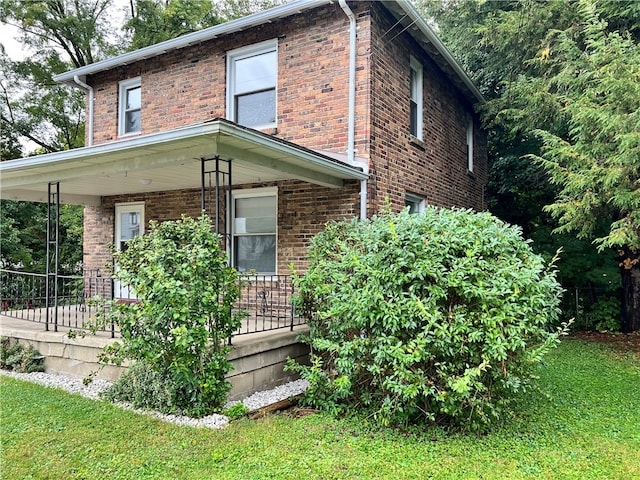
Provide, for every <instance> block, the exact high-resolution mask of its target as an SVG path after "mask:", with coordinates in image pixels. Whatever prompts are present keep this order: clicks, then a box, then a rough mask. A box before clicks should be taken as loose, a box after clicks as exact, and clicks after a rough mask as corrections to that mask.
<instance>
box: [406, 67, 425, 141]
mask: <svg viewBox="0 0 640 480" xmlns="http://www.w3.org/2000/svg"><path fill="white" fill-rule="evenodd" d="M409 71H410V79H409V85H410V87H409V88H410V93H411V100H410V102H409V112H410V118H409V131H410V132H411V135H413V136H414V137H416V138H417V139H419V140H422V104H423V100H422V65H421V64H420V62H418V60H416V59H415V58H413V57H411V59H410V61H409Z"/></svg>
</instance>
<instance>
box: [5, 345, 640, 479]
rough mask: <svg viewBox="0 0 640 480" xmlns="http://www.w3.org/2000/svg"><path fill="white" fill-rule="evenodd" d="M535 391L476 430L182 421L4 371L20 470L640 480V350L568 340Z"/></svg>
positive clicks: (8, 436)
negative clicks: (491, 426)
mask: <svg viewBox="0 0 640 480" xmlns="http://www.w3.org/2000/svg"><path fill="white" fill-rule="evenodd" d="M540 377H541V378H540V386H541V389H542V390H544V391H545V392H547V393H548V394H549V397H546V396H544V395H541V394H539V393H534V394H531V393H530V394H528V395H526V396H523V397H522V399H520V402H519V407H520V408H519V409H518V411H516V413H515V415H514V417H513V418H512V419H510V420H509V421H507V422H505V423H504V424H503V425H500V426H497V427H496V428H495V430H494V431H492V432H491V433H489V434H487V435H484V436H481V437H478V436H473V435H465V434H459V433H458V434H447V433H446V432H444V431H443V430H441V429H439V428H428V429H425V430H423V431H421V432H418V433H401V432H396V431H393V430H382V431H374V430H372V429H370V428H367V427H366V426H365V425H362V423H360V424H359V423H358V422H356V421H354V420H335V419H332V418H329V417H326V416H324V415H319V414H316V415H310V416H304V417H300V418H296V417H294V416H289V415H273V416H268V417H266V418H264V419H261V420H257V421H251V420H246V419H243V420H239V421H235V422H233V423H232V424H231V425H230V426H229V427H227V428H225V429H224V430H220V431H214V430H208V429H195V428H189V427H180V426H176V425H172V424H168V423H164V422H162V421H160V420H157V419H153V418H150V417H147V416H143V415H138V414H135V413H133V412H130V411H123V410H120V409H118V408H116V407H114V406H113V405H110V404H108V403H106V402H96V401H92V400H89V399H85V398H82V397H79V396H76V395H70V394H67V393H65V392H62V391H59V390H54V389H48V388H45V387H42V386H39V385H35V384H30V383H27V382H22V381H18V380H14V379H11V378H8V377H0V386H1V389H0V401H1V402H2V403H1V405H0V406H1V413H0V421H1V425H0V435H1V437H0V438H1V439H2V464H1V465H0V467H1V468H0V476H1V477H2V478H7V479H9V478H11V479H56V480H60V479H107V478H108V479H165V478H166V479H247V480H251V479H261V480H262V479H305V480H306V479H367V478H372V479H373V478H375V479H411V478H416V479H418V478H419V479H427V478H442V479H479V478H482V479H505V478H508V479H520V478H522V479H538V478H559V479H572V478H575V479H606V478H609V479H631V478H640V394H639V393H640V357H638V356H637V355H634V354H631V353H625V352H621V351H620V350H619V349H616V347H615V345H603V344H596V343H592V342H583V341H577V340H567V341H565V342H563V344H562V345H561V346H560V347H559V348H558V349H556V350H555V351H554V352H553V353H552V354H551V355H550V356H549V358H548V362H547V364H546V365H545V367H544V368H542V369H541V371H540Z"/></svg>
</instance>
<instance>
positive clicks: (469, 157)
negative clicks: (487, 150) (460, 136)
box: [467, 115, 473, 173]
mask: <svg viewBox="0 0 640 480" xmlns="http://www.w3.org/2000/svg"><path fill="white" fill-rule="evenodd" d="M467 169H468V170H469V172H472V173H473V117H472V116H471V115H469V116H468V117H467Z"/></svg>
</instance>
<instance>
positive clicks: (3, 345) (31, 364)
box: [0, 337, 44, 373]
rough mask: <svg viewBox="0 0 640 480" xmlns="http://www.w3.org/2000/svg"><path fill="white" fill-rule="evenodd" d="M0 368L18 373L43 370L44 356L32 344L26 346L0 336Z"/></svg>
mask: <svg viewBox="0 0 640 480" xmlns="http://www.w3.org/2000/svg"><path fill="white" fill-rule="evenodd" d="M0 368H3V369H5V370H13V371H14V372H18V373H31V372H44V357H43V356H42V355H40V352H38V351H37V350H36V349H35V348H33V345H27V346H26V347H25V346H24V345H22V344H21V343H20V342H18V341H13V342H12V341H11V340H9V338H7V337H2V338H0Z"/></svg>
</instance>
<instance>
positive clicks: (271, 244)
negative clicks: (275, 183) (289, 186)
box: [233, 188, 278, 274]
mask: <svg viewBox="0 0 640 480" xmlns="http://www.w3.org/2000/svg"><path fill="white" fill-rule="evenodd" d="M277 204H278V197H277V190H276V189H275V188H256V189H249V190H237V191H234V192H233V216H234V219H233V220H234V222H233V227H234V228H233V264H234V266H235V267H236V268H237V269H238V270H239V271H241V272H248V271H255V272H256V273H260V274H274V273H276V231H277V218H278V216H277Z"/></svg>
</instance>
